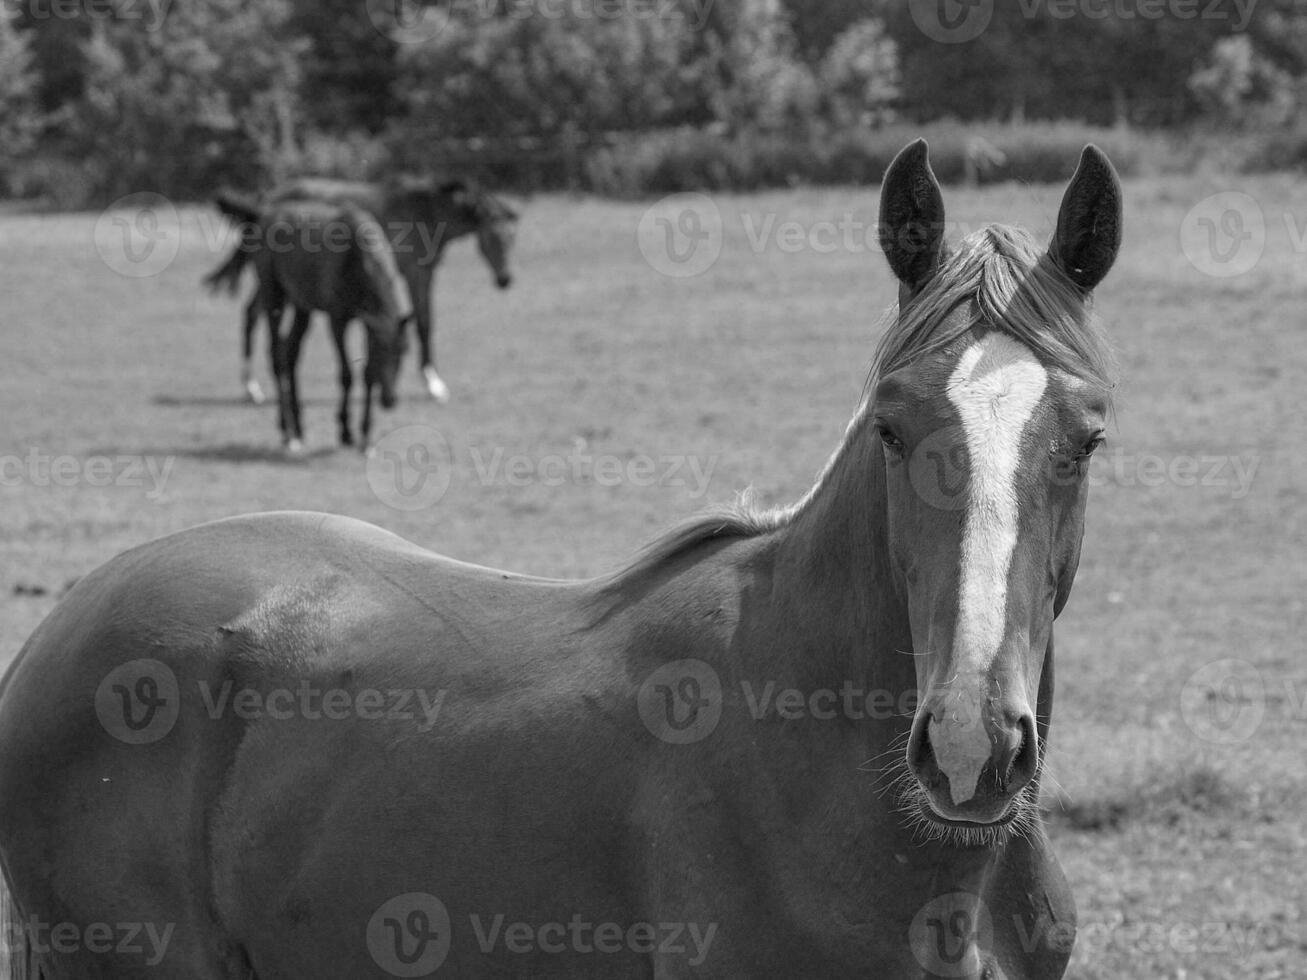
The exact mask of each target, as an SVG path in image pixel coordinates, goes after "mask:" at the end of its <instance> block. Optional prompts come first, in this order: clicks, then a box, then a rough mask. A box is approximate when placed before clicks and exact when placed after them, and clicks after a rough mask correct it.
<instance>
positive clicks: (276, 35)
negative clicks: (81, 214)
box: [66, 0, 304, 195]
mask: <svg viewBox="0 0 1307 980" xmlns="http://www.w3.org/2000/svg"><path fill="white" fill-rule="evenodd" d="M288 14H289V9H288V6H287V4H285V3H284V2H282V0H268V2H264V3H260V4H246V3H244V2H243V0H205V2H204V3H187V4H177V5H174V6H173V7H171V8H169V10H168V13H167V16H166V17H164V18H163V20H162V21H161V22H160V23H159V24H158V25H155V26H154V27H153V28H152V29H146V28H144V27H142V25H141V24H140V23H139V22H137V21H132V20H127V19H117V18H113V19H107V20H102V21H97V22H96V24H95V29H94V31H93V33H92V37H91V40H90V41H89V42H87V44H86V46H85V49H84V57H85V60H86V86H85V90H84V92H83V94H82V96H81V98H80V99H78V100H77V101H76V102H75V103H74V105H73V112H72V115H71V118H70V120H69V122H68V124H67V127H66V135H67V138H68V141H69V143H70V147H71V149H72V150H73V151H74V152H75V153H77V154H79V155H80V156H81V157H82V158H83V159H86V160H88V161H92V164H91V165H93V166H95V167H96V168H97V170H98V174H97V177H98V179H97V181H96V183H97V184H98V190H99V191H100V193H102V194H106V195H112V194H117V193H123V192H126V191H131V190H143V189H149V190H156V191H160V192H163V193H172V194H192V193H197V194H202V193H207V192H209V191H210V190H211V189H212V188H213V187H214V186H216V185H217V184H220V183H224V182H238V183H241V184H244V185H252V184H256V183H258V182H259V181H261V180H265V179H267V178H268V177H269V176H275V175H276V174H277V172H278V171H279V169H281V167H282V165H283V164H284V162H285V161H286V160H287V159H288V158H290V157H291V156H292V155H293V140H294V135H295V132H294V131H295V117H296V111H297V90H298V74H299V72H298V67H297V62H296V58H297V56H298V55H299V53H300V52H301V51H302V50H303V48H304V43H303V42H301V41H297V40H294V39H293V38H291V37H289V36H288V32H286V30H285V28H286V23H287V19H288Z"/></svg>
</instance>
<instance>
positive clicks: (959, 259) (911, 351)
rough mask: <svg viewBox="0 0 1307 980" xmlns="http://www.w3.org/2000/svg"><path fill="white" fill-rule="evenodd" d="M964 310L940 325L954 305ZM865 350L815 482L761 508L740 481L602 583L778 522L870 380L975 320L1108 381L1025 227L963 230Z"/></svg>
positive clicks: (854, 424)
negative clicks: (853, 397)
mask: <svg viewBox="0 0 1307 980" xmlns="http://www.w3.org/2000/svg"><path fill="white" fill-rule="evenodd" d="M963 305H966V306H967V307H968V309H969V315H968V316H965V317H962V318H954V319H953V320H952V321H951V322H950V327H949V329H947V330H941V329H940V327H941V326H942V325H943V324H944V323H945V321H949V320H950V317H951V315H952V314H953V313H954V311H956V310H957V309H958V308H959V307H962V306H963ZM885 319H886V321H887V325H886V327H885V331H884V333H883V334H882V335H881V338H880V341H879V342H878V344H877V345H876V351H875V354H874V355H873V357H872V364H871V369H870V370H869V372H868V374H867V381H866V384H865V386H864V389H863V398H862V403H861V405H860V407H859V408H858V411H857V412H856V413H855V415H854V417H853V420H852V421H851V422H850V423H849V426H848V428H847V430H846V431H845V435H844V439H843V441H842V442H841V444H840V447H839V449H837V450H836V451H835V453H834V454H833V455H832V456H831V457H830V459H829V461H828V462H827V463H826V466H825V467H824V468H823V470H822V472H821V474H820V475H819V476H818V477H817V480H816V481H815V483H814V484H813V486H812V488H811V489H810V490H809V491H808V492H807V493H806V494H805V495H804V496H803V497H802V498H801V499H800V500H799V501H798V502H796V503H794V504H792V505H790V506H788V507H780V508H768V509H763V508H758V507H756V506H754V505H753V503H752V502H751V500H750V495H749V493H748V492H747V491H746V492H745V493H744V494H742V495H741V496H740V498H739V499H737V500H736V501H735V502H733V503H731V504H727V505H725V506H719V507H716V508H713V509H711V510H709V511H707V512H705V513H702V514H698V515H696V516H694V517H691V518H690V519H689V520H687V521H685V522H684V523H682V524H680V525H678V526H676V527H674V528H672V529H671V530H669V531H667V532H665V533H664V534H663V535H662V536H661V537H659V538H657V539H655V540H654V541H652V542H651V543H650V544H648V545H647V546H645V547H644V548H643V549H642V550H641V551H640V552H639V553H638V554H637V555H636V556H635V558H634V559H633V560H632V561H631V562H629V563H628V564H626V565H625V566H623V567H622V568H620V569H618V570H617V571H616V572H614V573H612V574H611V575H608V576H605V577H604V579H603V583H604V584H605V585H608V586H612V585H616V584H618V583H619V582H621V581H625V580H627V579H629V578H630V577H632V576H639V575H642V574H645V573H648V572H650V571H652V570H654V569H656V568H659V567H661V566H663V565H665V564H666V563H668V562H671V561H673V560H675V559H677V558H679V557H681V556H683V555H685V554H687V553H689V552H690V551H692V550H694V549H696V548H698V547H700V546H701V545H704V544H707V543H709V542H713V541H723V540H729V539H745V538H754V537H758V536H760V535H763V534H769V533H771V532H772V531H776V530H778V529H780V528H782V527H785V526H786V525H787V524H789V523H790V522H791V521H793V520H794V518H795V516H796V515H798V514H799V513H801V512H802V511H803V510H804V508H805V507H806V506H807V505H808V503H809V502H810V501H811V500H812V499H813V497H814V496H815V495H816V494H817V492H818V491H819V490H820V489H821V487H822V486H823V484H824V483H825V482H826V480H827V479H828V478H829V477H830V475H831V473H832V471H833V469H834V465H835V461H836V460H837V459H838V458H839V457H840V455H841V454H842V453H843V452H844V450H845V447H846V446H847V445H848V443H849V441H850V440H851V439H853V438H854V437H855V435H856V433H857V431H858V430H859V428H860V426H859V422H860V421H861V420H862V419H863V417H864V416H865V415H866V413H867V412H868V411H869V410H870V407H871V401H870V396H871V393H872V391H873V390H874V388H875V385H876V383H877V382H878V381H879V380H880V379H881V378H882V377H884V376H885V375H886V374H889V373H890V372H892V371H895V370H898V369H899V368H901V367H903V366H905V365H906V364H908V363H910V362H912V361H914V360H916V359H918V358H920V357H923V356H926V355H929V354H930V353H933V352H935V351H938V350H940V349H942V348H944V347H946V346H947V345H948V344H950V343H952V342H953V341H955V340H956V339H957V338H958V337H960V336H962V335H963V334H965V333H967V332H968V331H970V330H972V329H976V328H982V329H988V330H1000V331H1002V332H1004V333H1006V334H1008V335H1010V336H1011V337H1013V338H1014V339H1016V340H1018V341H1020V342H1021V343H1023V344H1025V345H1026V346H1027V347H1029V348H1030V349H1031V350H1032V351H1033V352H1034V353H1035V355H1036V356H1037V357H1039V358H1040V359H1041V360H1042V361H1044V362H1045V363H1047V364H1049V365H1050V366H1052V367H1055V368H1059V369H1061V370H1064V371H1066V372H1068V373H1070V374H1072V375H1074V376H1076V377H1087V378H1091V379H1093V380H1095V381H1098V382H1099V383H1101V384H1104V385H1105V386H1106V387H1107V388H1108V389H1109V390H1110V389H1111V388H1112V387H1113V381H1112V376H1113V372H1114V360H1113V355H1112V350H1111V347H1110V345H1109V344H1108V342H1107V340H1106V337H1105V336H1104V334H1103V333H1102V330H1101V328H1100V327H1099V325H1098V323H1097V321H1096V320H1095V319H1094V317H1093V316H1092V315H1091V311H1090V309H1089V304H1088V302H1087V297H1086V295H1085V294H1084V293H1083V292H1082V291H1080V290H1079V289H1078V288H1077V287H1076V286H1075V284H1074V283H1072V282H1071V280H1070V279H1069V278H1067V276H1066V274H1065V273H1063V272H1062V270H1061V269H1059V268H1058V267H1057V266H1056V265H1055V264H1054V262H1053V261H1052V259H1050V258H1049V257H1048V254H1047V251H1046V250H1044V249H1042V248H1040V247H1039V246H1038V245H1037V244H1036V242H1035V240H1034V239H1033V238H1032V237H1031V236H1030V234H1029V233H1028V232H1026V231H1023V230H1021V229H1019V228H1013V227H1010V226H1008V225H997V224H995V225H989V226H988V227H986V228H983V229H981V230H980V231H977V232H975V233H973V234H971V235H969V236H967V237H966V238H965V239H963V240H962V242H960V243H959V244H958V246H957V247H956V248H955V249H954V250H952V251H951V252H950V253H949V254H948V256H947V257H946V258H945V259H944V261H943V262H942V263H941V265H940V268H939V271H938V272H937V273H936V274H935V276H934V277H933V278H932V279H931V281H930V282H929V283H928V284H927V285H926V287H925V288H924V289H923V290H922V291H921V292H920V293H918V294H917V295H916V296H915V297H913V298H912V300H910V301H909V303H908V304H907V306H906V307H904V308H903V309H901V310H900V309H899V307H898V306H897V305H896V306H893V307H890V309H889V310H888V311H887V312H886V314H885Z"/></svg>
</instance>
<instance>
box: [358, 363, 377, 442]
mask: <svg viewBox="0 0 1307 980" xmlns="http://www.w3.org/2000/svg"><path fill="white" fill-rule="evenodd" d="M373 387H374V386H373V383H372V378H370V377H369V376H368V373H367V371H364V372H363V422H362V433H363V441H362V442H361V443H360V445H359V448H360V449H362V450H363V451H364V452H365V453H367V452H370V450H369V448H368V447H369V446H371V445H372V389H373Z"/></svg>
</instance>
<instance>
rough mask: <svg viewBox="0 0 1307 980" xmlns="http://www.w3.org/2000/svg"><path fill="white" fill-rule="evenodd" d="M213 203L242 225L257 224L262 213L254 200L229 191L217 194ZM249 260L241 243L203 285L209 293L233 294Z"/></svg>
mask: <svg viewBox="0 0 1307 980" xmlns="http://www.w3.org/2000/svg"><path fill="white" fill-rule="evenodd" d="M213 203H214V204H216V205H217V206H218V210H219V211H221V212H222V213H223V214H225V215H226V216H227V217H228V218H231V219H232V220H233V221H235V222H238V223H239V224H242V225H254V224H258V222H259V220H260V218H261V217H262V211H261V210H260V209H259V206H258V204H257V203H256V202H255V201H254V200H252V199H251V198H248V197H245V196H243V195H240V194H235V193H232V192H230V191H223V192H221V193H219V194H218V195H217V196H216V197H214V199H213ZM249 260H250V250H249V249H248V248H246V247H245V243H244V242H242V243H241V244H240V245H237V246H236V249H235V251H233V252H232V253H231V255H229V256H227V260H226V261H225V262H223V264H222V265H220V266H218V268H216V269H214V270H213V271H212V272H210V273H209V274H208V275H207V276H205V277H204V280H203V282H204V285H205V286H207V287H208V289H209V292H211V293H216V292H218V291H219V290H222V289H225V290H226V291H227V293H228V294H229V295H230V294H234V293H235V292H236V289H237V287H238V286H240V282H241V273H242V272H244V271H245V264H246V263H247V262H249Z"/></svg>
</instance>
